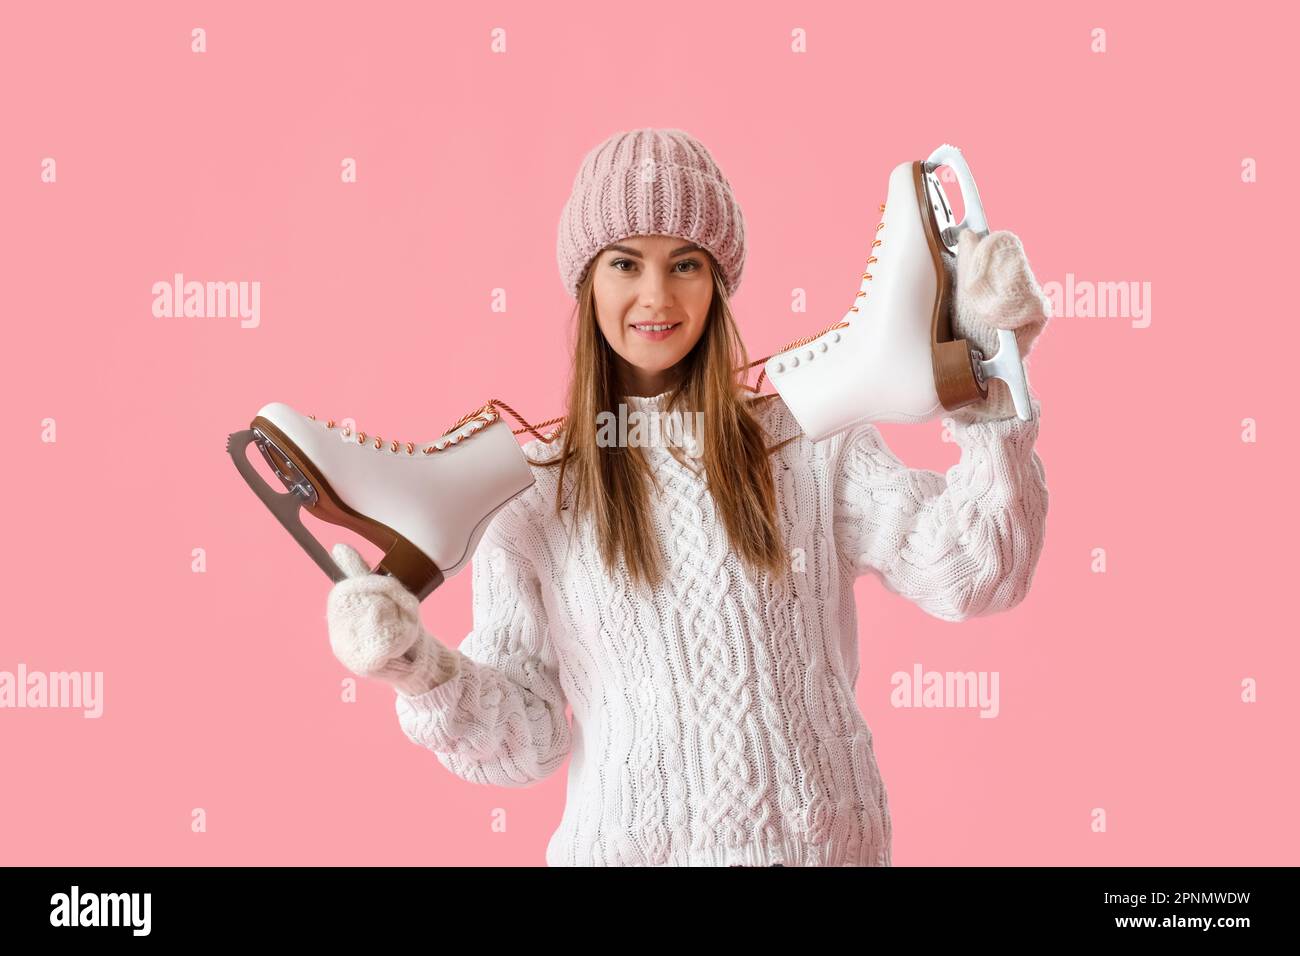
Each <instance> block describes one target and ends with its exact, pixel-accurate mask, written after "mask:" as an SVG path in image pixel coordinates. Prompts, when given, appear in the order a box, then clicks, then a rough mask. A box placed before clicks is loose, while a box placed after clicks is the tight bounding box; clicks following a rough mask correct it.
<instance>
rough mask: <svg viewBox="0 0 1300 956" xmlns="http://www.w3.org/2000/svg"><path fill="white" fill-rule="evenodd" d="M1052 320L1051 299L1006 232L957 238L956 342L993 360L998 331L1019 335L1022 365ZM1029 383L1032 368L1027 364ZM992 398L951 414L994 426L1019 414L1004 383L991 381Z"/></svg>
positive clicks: (1014, 238) (1014, 239)
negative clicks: (961, 341) (966, 343)
mask: <svg viewBox="0 0 1300 956" xmlns="http://www.w3.org/2000/svg"><path fill="white" fill-rule="evenodd" d="M1050 316H1051V300H1049V299H1048V298H1047V296H1046V295H1044V294H1043V290H1042V289H1041V288H1040V287H1039V285H1038V281H1037V280H1036V279H1035V278H1034V273H1033V270H1031V269H1030V268H1029V260H1028V259H1027V258H1026V257H1025V247H1024V246H1023V245H1022V244H1021V242H1020V238H1019V237H1018V236H1016V234H1015V233H1013V232H1008V231H1007V230H1005V229H1002V230H999V231H997V232H991V233H989V234H988V235H987V236H982V237H981V236H977V235H976V234H975V233H973V232H971V231H970V230H969V229H967V230H964V231H963V232H962V234H961V235H960V236H959V237H958V239H957V295H956V303H955V305H954V307H953V315H952V328H953V335H954V337H955V338H959V339H968V340H969V341H970V342H971V343H972V344H974V345H975V346H976V347H977V348H979V349H980V351H981V352H983V353H984V357H985V358H986V359H987V358H991V357H992V356H994V355H996V354H997V351H998V348H999V343H998V329H1010V330H1012V331H1014V332H1015V335H1016V343H1017V344H1018V345H1019V346H1020V357H1021V359H1022V361H1023V360H1024V359H1025V358H1026V357H1027V356H1028V355H1029V352H1030V350H1031V349H1032V348H1033V347H1034V340H1035V339H1037V338H1038V336H1039V334H1040V333H1041V332H1042V331H1043V328H1044V327H1045V326H1046V325H1047V320H1048V319H1049V318H1050ZM1024 366H1025V377H1026V381H1028V375H1029V363H1028V362H1024ZM988 383H989V385H988V397H987V398H984V399H982V400H981V401H978V402H975V403H974V404H971V405H964V406H962V407H961V408H959V409H957V410H956V411H953V412H949V413H948V415H949V417H951V418H953V419H955V420H957V421H961V422H968V423H969V422H981V421H993V420H996V419H999V418H1010V417H1012V416H1014V415H1015V414H1016V406H1015V402H1014V401H1013V400H1012V398H1011V389H1009V388H1008V387H1007V384H1006V382H1004V381H1002V380H1001V379H998V378H994V379H989V380H988Z"/></svg>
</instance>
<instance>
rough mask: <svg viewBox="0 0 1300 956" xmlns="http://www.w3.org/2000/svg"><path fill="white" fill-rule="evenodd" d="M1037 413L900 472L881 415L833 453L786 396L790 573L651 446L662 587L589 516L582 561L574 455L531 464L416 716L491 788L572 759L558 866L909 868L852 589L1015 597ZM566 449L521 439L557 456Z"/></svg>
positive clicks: (771, 421) (1040, 512)
mask: <svg viewBox="0 0 1300 956" xmlns="http://www.w3.org/2000/svg"><path fill="white" fill-rule="evenodd" d="M666 395H667V393H664V394H663V395H658V396H654V397H630V398H629V399H628V400H627V401H628V405H629V410H630V409H633V408H635V409H637V410H640V411H650V410H655V409H659V408H660V404H659V403H660V402H661V401H662V400H664V399H665V398H666ZM1032 408H1033V416H1034V417H1033V419H1032V420H1031V421H1029V422H1021V421H1019V420H1018V419H1015V418H1009V419H1002V420H998V421H992V422H980V423H976V424H962V423H958V424H956V426H955V435H956V439H957V442H958V444H959V445H960V447H961V460H960V462H959V463H958V464H956V465H954V466H953V467H952V468H950V469H948V472H947V475H946V478H945V476H943V475H940V474H938V473H937V472H933V471H928V470H922V469H909V468H907V467H906V466H904V465H903V464H902V463H901V462H900V461H899V460H898V459H897V458H896V457H895V456H894V455H893V454H892V453H891V452H890V450H889V449H888V448H887V447H886V445H885V444H884V442H883V441H882V439H881V437H880V433H879V431H878V430H877V429H876V428H875V426H874V425H869V424H868V425H862V426H858V427H856V428H854V429H850V430H849V431H846V432H841V433H840V434H839V435H836V436H833V437H831V438H828V439H826V440H825V441H822V442H819V443H816V444H813V443H811V442H809V441H808V440H807V439H806V438H805V437H803V436H802V432H801V430H800V429H799V426H798V424H797V423H796V422H795V421H794V419H793V417H792V416H791V415H790V413H789V410H788V409H787V408H786V406H785V403H784V402H783V401H782V399H781V398H779V397H777V398H773V399H769V400H767V401H762V402H759V403H758V404H757V405H756V406H755V414H756V415H757V416H758V417H759V420H760V421H762V422H763V424H764V426H765V427H766V428H767V430H768V432H769V433H770V434H771V435H772V438H773V442H771V443H774V442H776V441H782V440H784V439H786V438H789V437H791V436H799V437H798V438H797V439H796V440H795V441H792V442H790V443H789V444H787V445H786V446H785V447H784V448H782V449H780V450H779V451H777V452H775V453H774V454H773V469H774V472H775V477H776V481H777V506H778V509H779V513H780V515H781V518H782V524H783V530H784V533H785V535H786V541H787V545H788V547H789V549H790V551H791V570H790V571H788V572H787V573H786V574H784V575H782V576H781V577H779V578H774V577H771V576H769V575H766V574H764V575H761V576H760V577H758V578H757V579H756V580H755V579H751V578H750V577H749V576H748V575H747V573H746V571H745V568H744V566H743V565H742V564H741V563H740V562H739V560H738V558H737V557H736V556H735V555H734V554H733V553H732V552H731V551H730V550H729V548H728V543H727V537H726V532H725V530H724V529H723V527H722V525H721V524H720V523H719V522H718V521H717V519H716V517H715V513H714V509H713V504H712V500H711V498H710V496H709V494H708V492H707V488H706V485H705V483H704V480H703V479H702V478H696V477H695V476H694V475H693V474H692V473H691V472H690V471H689V470H687V469H686V468H684V467H683V466H682V465H681V464H680V463H678V462H677V461H676V460H674V459H673V458H672V456H671V454H670V453H669V451H668V450H667V449H666V448H663V447H658V448H656V447H650V448H645V449H643V450H644V451H645V452H646V454H647V457H648V460H649V461H650V462H651V464H652V465H653V466H654V467H655V468H656V469H657V473H658V474H659V476H660V480H661V481H662V482H663V485H664V489H663V492H662V494H661V493H659V492H657V491H656V490H655V489H654V488H653V487H652V488H651V490H650V500H651V501H652V503H653V505H654V509H655V510H654V518H653V521H654V527H655V528H656V530H657V531H658V533H659V540H660V542H661V546H662V548H663V549H664V553H665V554H666V556H667V560H666V562H665V565H664V567H665V569H666V580H665V582H664V584H663V585H662V587H661V588H660V590H659V591H658V592H657V593H656V594H654V595H653V598H640V597H638V596H637V594H636V593H635V591H634V590H633V588H632V585H631V583H630V579H629V578H628V576H627V574H626V571H625V570H624V568H623V566H622V564H621V562H620V572H619V573H618V574H617V575H615V576H613V577H611V576H609V575H607V574H606V572H605V571H604V569H603V567H602V566H601V563H600V557H599V550H598V548H597V545H596V543H595V541H594V539H593V537H592V531H591V529H590V526H589V525H587V526H585V527H583V529H582V530H581V533H580V536H579V538H578V539H577V541H576V542H575V544H574V546H573V548H572V550H571V551H569V552H568V554H567V557H566V531H565V528H564V527H562V526H561V525H560V524H559V519H557V518H556V517H555V515H554V514H553V513H552V510H551V509H552V508H553V502H554V495H555V488H556V480H557V478H558V468H554V467H552V468H541V467H534V469H533V471H534V475H535V477H536V479H537V480H536V483H535V484H534V485H533V486H532V487H531V488H529V489H528V490H527V491H525V492H524V493H523V494H522V495H520V496H519V497H518V498H516V499H514V500H513V501H512V502H511V503H510V505H508V506H507V507H506V508H504V509H502V511H501V512H499V513H498V515H497V517H496V518H495V519H494V520H493V521H492V523H491V525H490V526H489V527H488V529H487V531H486V532H485V533H484V535H483V538H482V540H481V541H480V544H479V547H478V550H477V551H476V552H475V556H474V558H473V572H472V573H473V590H474V598H473V604H474V627H473V630H472V631H471V632H470V634H469V635H468V636H467V637H466V638H465V640H464V641H463V642H462V643H461V644H460V647H459V651H451V650H447V649H445V647H443V645H439V647H442V648H443V649H442V650H441V651H440V653H441V654H443V655H444V673H446V674H449V675H450V676H449V677H448V678H447V679H446V680H444V681H443V682H442V683H440V684H438V685H437V686H435V687H434V688H433V689H432V690H429V691H427V692H425V693H423V694H419V695H417V696H410V697H408V696H406V695H404V694H401V693H399V694H398V696H397V712H398V716H399V720H400V723H401V726H402V729H403V730H404V731H405V733H406V734H407V736H409V737H410V739H411V740H413V741H415V742H416V743H419V744H421V745H423V746H424V747H427V748H429V749H430V750H432V751H433V752H434V753H435V754H436V755H437V757H438V759H439V760H440V761H441V762H442V763H443V764H444V765H445V766H446V767H447V768H448V769H450V770H451V771H452V772H453V773H455V774H457V775H459V776H461V777H463V778H465V779H466V780H469V781H472V782H475V783H486V784H497V785H499V786H508V787H526V786H528V785H530V784H532V783H534V782H536V781H538V780H540V779H542V778H543V777H546V776H547V775H548V774H551V773H553V772H555V771H556V770H558V769H559V767H560V766H561V764H562V763H563V762H564V760H565V759H566V758H567V757H570V756H572V760H571V763H570V767H569V776H568V785H567V804H566V806H565V809H564V814H563V817H562V819H561V820H560V824H559V827H558V829H557V830H556V831H555V833H554V835H553V836H552V838H551V840H550V842H549V844H548V846H547V850H546V862H547V863H548V864H549V865H551V866H627V865H650V866H684V865H715V866H726V865H733V864H748V865H769V864H771V863H783V864H785V865H786V866H837V865H847V866H853V865H858V866H888V865H890V863H891V860H890V844H891V823H890V814H889V798H888V795H887V793H886V790H885V785H884V783H883V781H882V780H881V777H880V773H879V771H878V769H877V766H876V760H875V756H874V753H873V748H872V736H871V730H870V728H869V727H868V726H867V724H866V721H865V720H864V719H863V717H862V715H861V713H860V712H859V710H858V707H857V701H856V699H855V696H854V685H855V683H856V681H857V676H858V650H857V644H858V621H857V610H856V607H855V604H854V596H853V582H854V579H855V578H856V577H858V576H859V575H862V574H865V573H868V572H871V573H874V574H876V575H877V576H878V577H879V578H880V580H881V581H882V583H883V584H884V585H885V587H886V588H887V589H888V590H890V591H893V592H895V593H898V594H901V595H903V596H904V597H906V598H908V599H909V600H911V601H913V602H915V603H916V604H917V605H919V606H920V607H921V608H922V609H924V610H925V611H926V612H928V613H929V614H932V615H934V616H936V617H939V618H942V619H944V620H950V621H960V620H962V619H963V618H967V617H973V616H975V615H981V614H991V613H994V612H997V611H1002V610H1006V609H1008V608H1011V607H1014V606H1015V605H1016V604H1017V603H1019V602H1020V601H1021V600H1022V599H1023V598H1024V597H1025V594H1026V593H1027V592H1028V590H1029V586H1030V582H1031V580H1032V578H1033V573H1034V567H1035V565H1036V563H1037V561H1038V556H1039V553H1040V551H1041V550H1042V544H1043V537H1044V532H1045V527H1046V516H1047V487H1046V485H1045V482H1044V473H1043V466H1042V462H1041V461H1040V460H1039V458H1038V455H1037V454H1036V453H1035V451H1034V441H1035V438H1036V436H1037V433H1038V422H1039V405H1038V402H1037V400H1036V399H1034V400H1032ZM771 443H769V444H771ZM559 445H560V443H559V442H556V443H554V444H553V445H549V446H548V445H545V444H544V443H542V442H541V441H539V440H537V439H534V440H533V441H531V442H530V443H529V444H528V445H527V446H525V448H526V451H527V452H528V454H529V455H530V456H532V457H533V458H535V459H539V460H540V459H544V458H547V457H551V456H554V455H556V454H558V452H559ZM566 492H571V489H566ZM569 514H571V512H569V513H566V514H565V518H564V521H565V523H566V524H567V523H568V522H569V521H570V520H571V519H570V518H569ZM566 704H567V705H569V706H571V707H572V712H573V717H572V723H571V722H570V720H569V718H568V716H567V714H566Z"/></svg>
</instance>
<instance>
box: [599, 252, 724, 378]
mask: <svg viewBox="0 0 1300 956" xmlns="http://www.w3.org/2000/svg"><path fill="white" fill-rule="evenodd" d="M592 268H593V269H594V270H595V272H594V275H593V276H592V284H593V287H594V292H595V298H596V322H597V324H599V326H600V330H601V332H603V333H604V335H605V339H606V341H608V342H609V344H610V346H611V347H612V348H613V349H614V351H615V352H616V353H617V354H618V356H619V357H620V358H621V359H622V360H623V362H622V371H623V374H624V380H625V382H626V384H627V386H628V388H629V390H630V393H631V394H636V395H657V394H659V393H660V392H665V391H667V390H668V389H669V388H670V387H671V386H672V385H673V384H675V383H674V380H673V375H672V374H671V372H670V370H671V369H672V368H673V366H675V365H676V364H677V363H678V362H680V361H681V360H682V359H683V358H685V357H686V355H687V354H689V353H690V351H691V349H693V348H694V347H695V343H696V342H698V341H699V340H700V336H701V335H702V334H703V333H704V323H705V320H706V319H707V318H708V315H709V305H710V303H712V301H713V276H712V274H711V273H710V271H709V261H708V253H707V252H705V251H704V249H703V248H701V247H700V246H697V245H695V244H694V243H692V242H690V241H688V240H686V239H681V238H678V237H676V236H631V237H629V238H627V239H623V240H621V241H619V242H616V243H612V244H610V245H608V246H606V247H605V248H604V249H603V250H601V252H600V254H599V255H598V256H596V261H595V262H594V263H593V264H592ZM665 325H666V326H672V328H670V329H668V330H666V331H659V332H655V331H651V330H649V329H646V328H645V327H646V326H665Z"/></svg>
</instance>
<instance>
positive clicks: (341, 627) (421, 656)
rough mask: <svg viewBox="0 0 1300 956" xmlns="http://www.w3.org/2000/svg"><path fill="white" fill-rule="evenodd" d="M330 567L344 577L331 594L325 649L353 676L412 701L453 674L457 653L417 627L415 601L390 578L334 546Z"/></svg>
mask: <svg viewBox="0 0 1300 956" xmlns="http://www.w3.org/2000/svg"><path fill="white" fill-rule="evenodd" d="M332 553H333V557H334V561H335V563H336V564H338V566H339V567H340V568H342V569H343V572H344V573H345V574H347V575H348V577H347V578H346V579H345V580H343V581H339V582H337V583H335V585H334V586H333V587H332V588H331V589H330V593H329V600H328V602H327V606H326V615H325V616H326V618H327V620H328V621H329V634H330V646H331V647H332V648H333V649H334V656H335V657H337V658H338V659H339V661H340V663H342V664H343V666H344V667H346V668H347V669H348V670H350V671H352V673H354V674H357V675H359V676H361V677H374V678H378V679H379V680H382V681H385V682H387V683H388V684H390V685H391V686H392V687H393V688H394V689H395V690H396V691H397V692H398V693H400V694H402V695H403V696H406V697H415V696H418V695H419V694H422V693H424V692H425V691H428V690H431V689H432V688H434V687H436V686H437V685H438V684H441V683H442V682H443V681H445V680H447V679H448V678H450V677H451V676H452V675H454V674H455V672H456V664H457V662H456V653H455V652H454V651H451V650H449V649H448V648H447V647H445V646H444V645H443V644H442V642H441V641H439V640H438V639H437V638H435V637H433V636H432V635H430V634H428V633H427V632H426V631H425V630H424V628H423V627H422V626H421V624H420V601H419V599H418V598H416V596H415V595H414V594H412V593H411V592H410V591H408V590H407V589H406V588H404V587H403V586H402V585H401V583H400V582H398V580H397V579H396V578H394V577H391V576H389V575H387V574H372V573H371V572H370V568H369V566H368V565H367V564H366V562H365V559H364V558H362V557H361V555H360V554H358V553H357V550H356V549H355V548H352V547H350V546H348V545H346V544H342V543H340V544H336V545H334V549H333V552H332Z"/></svg>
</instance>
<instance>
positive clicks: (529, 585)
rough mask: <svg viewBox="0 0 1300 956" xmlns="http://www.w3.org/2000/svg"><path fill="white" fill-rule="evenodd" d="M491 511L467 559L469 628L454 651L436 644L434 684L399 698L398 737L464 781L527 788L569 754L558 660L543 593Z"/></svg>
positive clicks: (502, 515)
mask: <svg viewBox="0 0 1300 956" xmlns="http://www.w3.org/2000/svg"><path fill="white" fill-rule="evenodd" d="M511 514H512V511H511V509H508V508H507V509H504V510H503V511H501V512H498V516H497V518H495V519H494V520H493V521H492V523H491V524H489V526H488V528H487V530H486V531H485V532H484V534H483V537H482V539H481V540H480V542H479V546H478V548H477V549H476V551H475V552H474V557H473V559H472V582H473V589H474V596H473V607H474V627H473V630H471V631H470V633H469V635H468V636H467V637H466V638H465V639H464V641H462V642H461V644H460V648H459V650H454V651H453V650H451V649H450V648H446V647H443V648H441V650H440V654H441V655H442V657H443V658H444V662H443V663H442V664H440V668H439V670H440V673H441V675H442V676H443V677H444V679H443V680H442V682H441V683H439V684H437V685H435V686H434V687H433V688H432V689H430V690H428V691H426V692H424V693H422V694H418V695H415V696H407V695H405V694H402V693H400V692H399V693H398V695H397V714H398V719H399V721H400V723H401V726H402V730H403V731H404V732H405V733H406V735H407V737H409V738H410V739H411V740H412V741H413V742H415V743H417V744H420V745H421V746H424V747H427V748H428V749H429V750H431V751H433V752H434V754H435V755H437V758H438V760H439V761H441V763H442V764H443V765H444V766H446V767H447V769H449V770H450V771H451V772H452V773H454V774H456V775H457V776H459V777H463V778H464V779H466V780H468V781H470V782H471V783H484V784H496V785H497V786H502V787H527V786H531V785H532V784H534V783H536V782H538V781H539V780H541V779H543V778H544V777H547V776H549V775H550V774H552V773H554V772H555V771H556V770H558V769H559V767H560V765H561V764H562V763H563V762H564V759H565V757H566V756H567V755H568V754H569V751H570V749H571V736H570V730H571V728H570V724H569V718H568V716H567V715H566V712H565V708H566V705H567V701H566V698H565V695H564V691H563V690H562V687H561V683H560V674H559V661H558V659H557V656H556V651H555V646H554V643H553V641H552V640H551V636H550V633H549V632H548V629H547V622H546V611H545V609H544V607H543V605H542V600H541V586H540V583H539V580H538V576H537V573H536V571H535V570H534V567H533V564H532V562H531V561H530V560H529V559H528V558H527V557H526V556H525V555H524V554H523V553H522V552H521V550H520V549H519V547H518V543H519V536H518V535H517V534H515V533H513V532H512V531H511V530H510V527H509V525H510V522H509V521H508V520H507V518H508V516H510V515H511Z"/></svg>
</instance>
